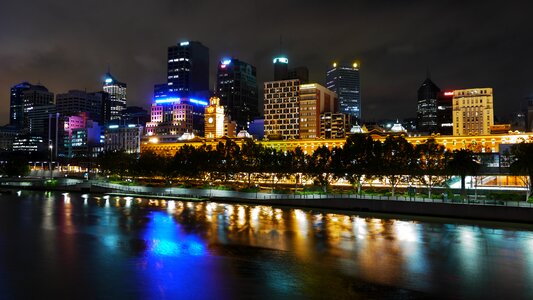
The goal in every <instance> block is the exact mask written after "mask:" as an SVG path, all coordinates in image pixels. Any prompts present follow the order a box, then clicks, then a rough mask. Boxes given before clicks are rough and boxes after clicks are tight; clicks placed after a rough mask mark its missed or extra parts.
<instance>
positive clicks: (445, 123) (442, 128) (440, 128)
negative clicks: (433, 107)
mask: <svg viewBox="0 0 533 300" xmlns="http://www.w3.org/2000/svg"><path fill="white" fill-rule="evenodd" d="M437 132H438V133H440V134H441V135H452V134H453V91H449V92H440V93H439V96H438V97H437Z"/></svg>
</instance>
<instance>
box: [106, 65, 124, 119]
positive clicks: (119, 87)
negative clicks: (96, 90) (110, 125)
mask: <svg viewBox="0 0 533 300" xmlns="http://www.w3.org/2000/svg"><path fill="white" fill-rule="evenodd" d="M126 88H127V85H126V84H125V83H123V82H120V81H118V80H117V79H115V78H114V77H113V76H112V75H111V73H109V72H107V73H106V74H105V77H104V86H103V90H104V92H106V93H108V94H109V100H110V106H111V109H110V111H111V114H110V120H111V121H117V120H120V119H121V117H122V111H123V110H124V109H126Z"/></svg>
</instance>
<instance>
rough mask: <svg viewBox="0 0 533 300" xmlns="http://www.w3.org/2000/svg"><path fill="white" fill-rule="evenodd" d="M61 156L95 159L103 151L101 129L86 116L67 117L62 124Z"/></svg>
mask: <svg viewBox="0 0 533 300" xmlns="http://www.w3.org/2000/svg"><path fill="white" fill-rule="evenodd" d="M63 129H64V135H63V151H62V153H61V154H62V156H64V157H67V158H73V157H85V158H88V157H96V156H97V155H98V153H100V152H102V151H103V143H104V140H103V127H102V126H100V125H99V124H98V122H94V121H92V120H90V119H88V118H87V114H80V115H78V116H68V117H65V118H64V123H63Z"/></svg>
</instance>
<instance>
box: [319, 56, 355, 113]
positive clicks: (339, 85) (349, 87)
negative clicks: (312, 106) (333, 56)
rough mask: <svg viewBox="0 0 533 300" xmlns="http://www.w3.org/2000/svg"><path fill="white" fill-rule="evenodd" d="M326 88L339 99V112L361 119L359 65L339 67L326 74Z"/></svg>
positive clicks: (334, 66)
mask: <svg viewBox="0 0 533 300" xmlns="http://www.w3.org/2000/svg"><path fill="white" fill-rule="evenodd" d="M326 87H327V88H328V89H330V90H332V91H333V92H335V93H336V94H337V96H338V97H339V112H341V113H344V114H347V115H350V116H352V117H354V118H356V119H357V120H360V119H361V83H360V77H359V64H358V63H353V64H352V65H351V66H350V65H342V66H341V65H337V63H333V66H332V68H330V69H329V70H328V71H327V72H326Z"/></svg>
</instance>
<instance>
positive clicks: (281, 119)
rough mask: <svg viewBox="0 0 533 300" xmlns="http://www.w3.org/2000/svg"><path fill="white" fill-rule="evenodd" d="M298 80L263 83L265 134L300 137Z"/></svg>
mask: <svg viewBox="0 0 533 300" xmlns="http://www.w3.org/2000/svg"><path fill="white" fill-rule="evenodd" d="M299 87H300V80H298V79H293V80H282V81H270V82H265V83H264V95H265V101H264V113H265V136H266V137H267V138H269V139H270V138H276V139H281V138H285V139H297V138H299V137H300V125H299V123H300V122H299V119H300V99H299Z"/></svg>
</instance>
